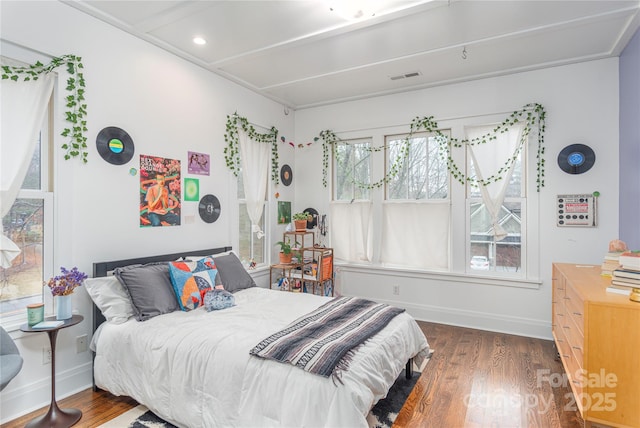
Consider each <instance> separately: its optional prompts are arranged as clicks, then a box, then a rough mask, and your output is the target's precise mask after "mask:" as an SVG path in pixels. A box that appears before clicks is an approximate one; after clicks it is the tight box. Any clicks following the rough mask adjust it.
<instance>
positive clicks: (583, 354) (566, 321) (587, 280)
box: [552, 263, 640, 427]
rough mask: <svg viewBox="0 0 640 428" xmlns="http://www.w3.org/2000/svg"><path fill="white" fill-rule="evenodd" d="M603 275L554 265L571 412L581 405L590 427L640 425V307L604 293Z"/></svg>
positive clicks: (556, 326) (556, 323) (557, 326)
mask: <svg viewBox="0 0 640 428" xmlns="http://www.w3.org/2000/svg"><path fill="white" fill-rule="evenodd" d="M600 271H601V268H600V266H591V265H575V264H565V263H554V264H553V299H552V304H553V317H552V329H553V337H554V339H555V343H556V346H557V349H558V353H559V354H560V358H561V359H562V364H563V365H564V369H565V371H566V373H567V376H568V379H569V382H570V383H571V389H572V390H573V394H574V399H575V402H574V403H571V402H569V403H567V410H571V408H572V407H573V408H575V406H577V407H578V408H579V409H580V413H581V415H582V418H583V419H584V420H585V425H586V426H590V425H591V422H596V423H601V424H605V425H610V426H614V427H640V303H635V302H632V301H630V300H629V297H628V296H626V295H621V294H616V293H611V292H608V291H606V288H607V286H608V285H609V282H610V278H605V277H602V276H601V275H600ZM569 401H570V400H569ZM572 405H573V406H572Z"/></svg>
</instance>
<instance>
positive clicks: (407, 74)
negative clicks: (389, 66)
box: [389, 71, 422, 80]
mask: <svg viewBox="0 0 640 428" xmlns="http://www.w3.org/2000/svg"><path fill="white" fill-rule="evenodd" d="M421 74H422V73H420V72H419V71H414V72H412V73H406V74H399V75H397V76H391V77H389V79H391V80H400V79H408V78H410V77H418V76H420V75H421Z"/></svg>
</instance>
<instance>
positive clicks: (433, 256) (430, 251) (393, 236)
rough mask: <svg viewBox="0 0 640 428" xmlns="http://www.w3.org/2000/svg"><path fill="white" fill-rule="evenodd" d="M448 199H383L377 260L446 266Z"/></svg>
mask: <svg viewBox="0 0 640 428" xmlns="http://www.w3.org/2000/svg"><path fill="white" fill-rule="evenodd" d="M450 217H451V213H450V203H449V201H448V200H445V201H438V202H432V201H430V202H414V201H410V202H386V203H385V204H384V205H383V207H382V239H381V249H380V250H381V251H380V261H381V262H382V263H388V264H393V265H399V266H400V265H401V266H407V267H415V268H420V269H448V268H449V224H450Z"/></svg>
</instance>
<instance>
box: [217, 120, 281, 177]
mask: <svg viewBox="0 0 640 428" xmlns="http://www.w3.org/2000/svg"><path fill="white" fill-rule="evenodd" d="M238 128H240V129H242V130H243V131H244V132H246V133H247V135H249V138H251V139H252V140H254V141H257V142H259V143H265V144H271V180H273V183H274V184H278V183H279V182H280V174H279V171H280V168H279V167H278V144H277V139H278V130H277V129H276V128H275V127H273V126H272V127H271V129H270V130H269V132H267V133H265V134H260V133H258V132H257V131H256V129H255V128H254V127H253V125H252V124H250V123H249V121H248V120H247V118H245V117H241V116H239V115H238V113H234V114H232V115H231V116H229V115H227V126H226V130H227V132H225V134H224V140H225V141H226V142H227V146H226V147H225V148H224V160H225V162H226V164H227V168H229V169H230V170H231V172H233V175H235V176H236V177H237V176H238V173H239V172H240V136H239V134H238Z"/></svg>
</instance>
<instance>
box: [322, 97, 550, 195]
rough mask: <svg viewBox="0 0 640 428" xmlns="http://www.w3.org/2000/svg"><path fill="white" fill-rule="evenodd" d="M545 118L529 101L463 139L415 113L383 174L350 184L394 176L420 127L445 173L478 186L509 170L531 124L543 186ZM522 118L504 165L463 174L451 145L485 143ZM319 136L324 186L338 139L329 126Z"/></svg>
mask: <svg viewBox="0 0 640 428" xmlns="http://www.w3.org/2000/svg"><path fill="white" fill-rule="evenodd" d="M545 118H546V112H545V110H544V107H543V106H542V105H540V104H536V103H532V104H527V105H525V106H524V107H523V108H522V109H520V110H517V111H514V112H513V113H511V115H510V116H509V117H508V118H506V119H505V120H504V121H502V123H501V124H500V125H498V126H496V127H495V128H494V129H493V130H492V131H491V132H489V133H487V134H484V135H482V136H480V137H477V138H473V139H471V140H467V139H462V140H460V139H457V138H450V137H447V136H446V135H444V134H443V133H442V132H441V131H440V130H439V129H438V124H437V122H435V121H434V119H433V116H429V117H422V118H420V117H416V118H415V119H413V120H412V121H411V124H410V128H409V134H408V135H407V137H406V138H405V139H404V140H403V141H402V143H401V144H402V145H401V147H400V154H399V156H397V157H396V159H395V160H394V162H393V164H392V165H391V167H390V168H389V171H388V172H387V174H386V175H385V176H384V177H383V178H381V179H380V180H378V181H376V182H375V183H360V182H354V184H355V185H356V186H358V187H360V188H366V189H373V188H380V187H382V186H383V185H384V184H386V183H388V182H389V181H390V180H392V179H393V178H394V177H396V176H397V175H398V173H399V172H400V169H401V167H402V165H403V164H404V161H405V160H406V159H407V157H408V156H409V148H410V140H411V137H412V136H413V134H414V133H416V132H419V131H420V130H424V131H425V132H429V133H433V134H435V135H436V139H437V141H438V144H439V145H440V150H439V153H440V156H442V157H443V158H445V157H446V162H447V169H448V170H449V173H450V174H451V175H453V177H454V178H455V179H456V180H457V181H458V182H460V183H461V184H465V183H469V184H471V185H473V186H478V185H479V184H482V185H488V184H489V183H494V182H497V181H499V180H501V179H502V178H503V177H504V173H505V172H507V171H508V170H509V168H510V167H511V165H512V164H513V163H514V162H515V161H516V159H517V158H518V155H519V154H520V152H521V151H522V148H523V147H524V142H525V141H526V139H527V137H528V135H529V133H530V132H531V130H532V129H533V128H534V127H535V128H537V130H538V150H537V155H536V159H537V161H536V162H537V178H536V188H537V190H538V192H539V191H540V188H542V187H544V164H545V161H544V131H545V127H546V125H545ZM521 122H524V124H525V126H524V129H523V131H522V136H521V138H520V142H519V146H518V148H517V150H516V153H514V155H513V156H512V157H510V158H509V159H507V161H506V162H505V163H504V165H503V166H502V167H501V168H500V169H498V171H496V173H495V174H493V175H491V176H490V177H487V178H485V179H484V180H479V179H477V178H476V177H468V176H466V175H465V174H464V173H463V172H462V170H461V169H460V168H459V167H458V166H457V165H456V163H455V162H454V161H453V158H452V156H451V148H452V147H455V148H461V147H463V146H465V145H469V146H474V145H478V144H486V143H487V142H489V141H493V140H495V139H496V138H497V137H496V135H497V134H502V133H504V132H507V130H508V129H509V128H510V127H511V126H513V125H515V124H516V123H521ZM319 138H321V139H322V184H323V186H324V187H327V173H328V169H329V147H331V151H332V153H334V155H335V144H336V143H338V142H340V141H341V140H340V139H339V138H338V137H337V136H336V134H335V133H334V132H333V131H331V130H325V131H322V132H320V137H319ZM319 138H318V137H316V138H315V139H314V140H315V141H317V140H318V139H319ZM386 148H388V147H387V146H386V145H382V146H378V147H369V148H366V149H365V150H368V151H370V152H379V151H381V150H384V149H386Z"/></svg>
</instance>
